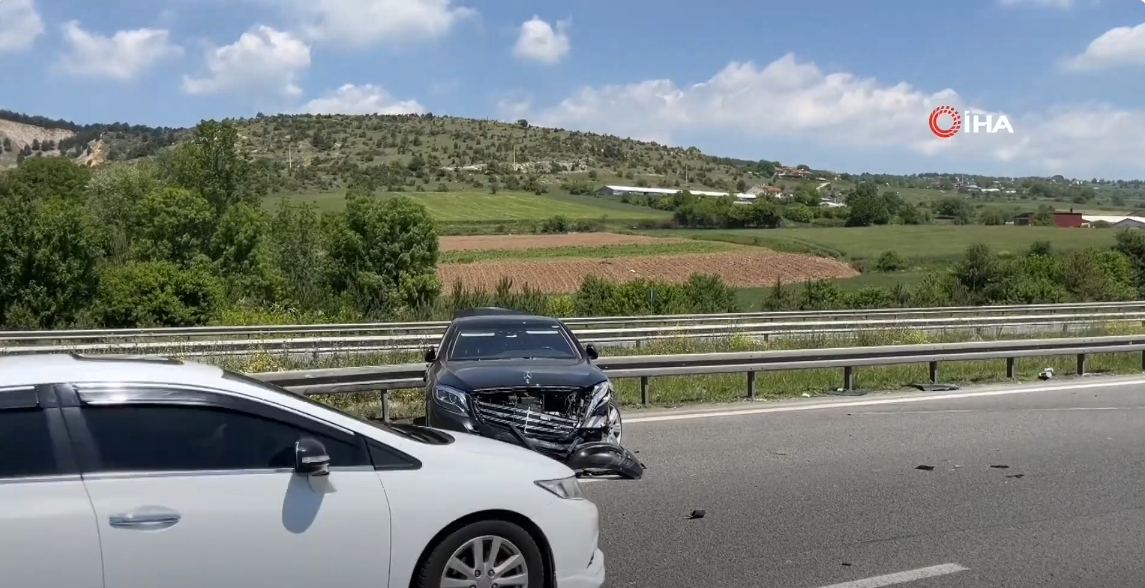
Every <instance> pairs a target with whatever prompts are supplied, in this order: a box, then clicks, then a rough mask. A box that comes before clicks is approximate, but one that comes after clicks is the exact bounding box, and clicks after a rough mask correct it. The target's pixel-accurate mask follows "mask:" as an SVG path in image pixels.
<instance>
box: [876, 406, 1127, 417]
mask: <svg viewBox="0 0 1145 588" xmlns="http://www.w3.org/2000/svg"><path fill="white" fill-rule="evenodd" d="M1143 409H1145V406H1071V407H1062V408H1023V409H1019V410H1022V411H1024V412H1087V411H1108V410H1143ZM989 411H990V409H988V408H982V409H977V410H898V411H890V410H883V411H865V412H860V413H856V414H860V415H864V416H867V415H897V414H950V413H974V412H989Z"/></svg>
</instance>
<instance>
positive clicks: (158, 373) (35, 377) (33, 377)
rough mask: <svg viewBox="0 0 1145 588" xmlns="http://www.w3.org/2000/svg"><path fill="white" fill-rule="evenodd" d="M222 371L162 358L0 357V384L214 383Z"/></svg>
mask: <svg viewBox="0 0 1145 588" xmlns="http://www.w3.org/2000/svg"><path fill="white" fill-rule="evenodd" d="M223 373H224V372H223V370H222V369H221V368H219V367H216V366H213V365H206V364H201V363H188V362H182V361H179V360H177V359H170V358H165V357H154V356H152V357H132V356H122V355H120V356H112V355H96V356H91V355H88V356H83V355H76V354H45V355H8V356H4V357H0V386H5V387H7V386H31V385H35V384H64V383H69V382H124V381H131V382H162V383H169V384H185V385H191V386H216V387H217V386H218V384H219V380H220V379H221V378H222V377H223Z"/></svg>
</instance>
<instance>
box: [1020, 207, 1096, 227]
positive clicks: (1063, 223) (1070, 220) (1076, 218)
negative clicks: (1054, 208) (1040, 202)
mask: <svg viewBox="0 0 1145 588" xmlns="http://www.w3.org/2000/svg"><path fill="white" fill-rule="evenodd" d="M1036 214H1037V213H1034V212H1027V213H1025V214H1021V215H1018V216H1016V217H1014V224H1015V225H1032V224H1034V216H1036ZM1053 215H1054V221H1053V222H1054V226H1055V227H1062V228H1069V229H1076V228H1081V227H1083V226H1086V221H1085V219H1084V218H1083V216H1084V215H1082V214H1081V213H1080V212H1074V211H1072V210H1071V211H1069V212H1055V213H1053Z"/></svg>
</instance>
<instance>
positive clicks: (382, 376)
mask: <svg viewBox="0 0 1145 588" xmlns="http://www.w3.org/2000/svg"><path fill="white" fill-rule="evenodd" d="M1123 352H1142V356H1141V362H1142V363H1141V369H1142V371H1145V335H1128V336H1114V337H1083V338H1069V339H1035V340H1024V341H975V342H969V343H942V344H936V345H892V346H881V347H842V348H832V349H792V350H783V351H760V352H748V353H705V354H690V355H642V356H628V357H602V358H600V359H598V360H596V362H595V363H596V365H597V366H598V367H600V368H601V369H602V370H604V372H605V373H606V374H608V377H609V378H611V379H622V378H639V380H640V397H641V402H643V404H645V405H648V404H650V403H651V391H650V383H649V380H650V378H657V377H667V376H698V375H710V374H730V373H745V374H747V393H746V397H747V398H749V399H751V398H755V396H756V385H755V380H756V374H757V373H759V372H765V371H781V370H805V369H822V368H841V369H842V370H843V388H844V389H845V390H853V389H854V387H855V368H858V367H863V366H887V365H906V364H919V363H926V364H929V368H930V380H931V382H932V383H938V367H939V363H940V362H944V361H973V360H990V359H1004V360H1006V377H1007V378H1013V377H1014V374H1015V362H1016V361H1017V359H1019V358H1023V357H1051V356H1062V355H1074V356H1076V357H1077V370H1076V372H1077V374H1078V375H1082V374H1084V373H1085V366H1086V356H1087V355H1091V354H1095V353H1123ZM425 367H426V366H425V364H422V363H413V364H402V365H390V366H379V367H355V368H333V369H317V370H297V371H285V372H268V373H259V374H252V375H253V376H254V377H256V378H258V379H260V380H262V381H265V382H270V383H273V384H276V385H279V386H282V387H284V388H287V389H288V390H291V391H293V392H296V393H299V394H305V395H314V394H346V393H354V392H374V391H381V392H383V397H382V414H383V417H384V418H386V419H387V420H388V419H389V416H390V411H389V396H388V394H386V393H387V392H388V391H390V390H399V389H410V388H420V387H422V386H423V385H424V384H425Z"/></svg>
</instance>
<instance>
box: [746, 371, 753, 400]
mask: <svg viewBox="0 0 1145 588" xmlns="http://www.w3.org/2000/svg"><path fill="white" fill-rule="evenodd" d="M747 397H748V399H749V400H755V372H748V373H747Z"/></svg>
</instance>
